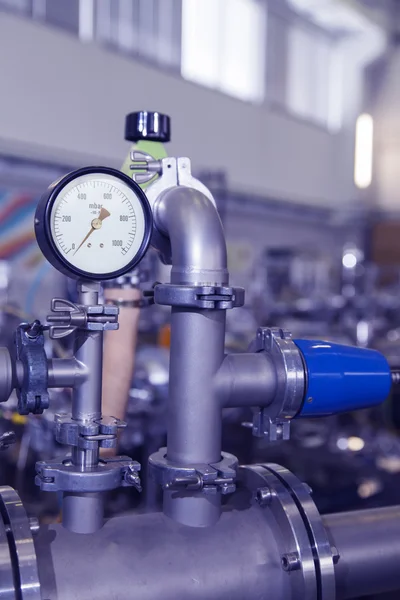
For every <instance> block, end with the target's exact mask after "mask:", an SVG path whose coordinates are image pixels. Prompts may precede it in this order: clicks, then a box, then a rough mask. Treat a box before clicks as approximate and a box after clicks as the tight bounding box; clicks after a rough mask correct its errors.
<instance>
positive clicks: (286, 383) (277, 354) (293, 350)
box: [250, 327, 305, 442]
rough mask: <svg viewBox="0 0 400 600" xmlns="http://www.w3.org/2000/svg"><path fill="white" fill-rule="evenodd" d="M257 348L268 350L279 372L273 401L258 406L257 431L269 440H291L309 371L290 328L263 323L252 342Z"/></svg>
mask: <svg viewBox="0 0 400 600" xmlns="http://www.w3.org/2000/svg"><path fill="white" fill-rule="evenodd" d="M250 350H251V351H253V352H268V354H270V355H271V357H272V359H273V362H274V365H275V368H276V371H277V375H278V390H277V393H276V396H275V399H274V401H273V402H272V404H270V405H269V406H267V407H266V408H262V409H257V410H256V412H255V413H254V417H253V435H254V436H256V437H267V438H268V440H269V441H271V442H274V441H278V440H288V439H289V437H290V420H291V419H292V418H293V417H294V416H295V415H296V414H297V412H298V411H299V409H300V407H301V404H302V402H303V398H304V390H305V372H304V365H303V360H302V358H301V353H300V351H299V349H298V348H297V346H296V344H295V343H294V342H293V340H292V336H291V333H290V332H289V331H287V330H286V329H279V328H268V327H260V328H259V329H258V331H257V337H256V339H255V340H254V342H253V343H252V345H251V346H250Z"/></svg>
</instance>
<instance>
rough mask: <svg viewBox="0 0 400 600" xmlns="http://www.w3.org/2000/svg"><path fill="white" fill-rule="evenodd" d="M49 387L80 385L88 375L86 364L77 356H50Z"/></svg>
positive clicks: (48, 364) (48, 365)
mask: <svg viewBox="0 0 400 600" xmlns="http://www.w3.org/2000/svg"><path fill="white" fill-rule="evenodd" d="M47 368H48V377H49V387H50V388H55V387H59V388H62V387H78V386H79V385H81V384H82V383H84V382H85V381H86V379H87V377H88V369H87V367H86V365H84V364H83V363H81V362H79V361H78V360H76V358H50V359H49V360H48V361H47Z"/></svg>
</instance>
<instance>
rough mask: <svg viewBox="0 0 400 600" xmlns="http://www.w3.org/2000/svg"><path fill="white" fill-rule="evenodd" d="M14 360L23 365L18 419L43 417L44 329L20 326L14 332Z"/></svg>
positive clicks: (45, 394)
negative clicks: (30, 416)
mask: <svg viewBox="0 0 400 600" xmlns="http://www.w3.org/2000/svg"><path fill="white" fill-rule="evenodd" d="M15 344H16V358H17V360H19V361H20V362H21V363H22V365H23V373H24V377H23V381H22V385H21V387H20V388H17V396H18V412H19V414H20V415H27V414H29V413H33V414H35V415H37V414H42V412H43V410H44V409H45V408H48V407H49V393H48V391H47V387H48V373H47V356H46V352H45V350H44V335H43V327H42V326H41V325H40V323H39V321H35V323H34V324H33V325H30V324H28V323H22V324H21V325H19V326H18V327H17V330H16V332H15Z"/></svg>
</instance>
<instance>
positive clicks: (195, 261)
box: [153, 186, 229, 285]
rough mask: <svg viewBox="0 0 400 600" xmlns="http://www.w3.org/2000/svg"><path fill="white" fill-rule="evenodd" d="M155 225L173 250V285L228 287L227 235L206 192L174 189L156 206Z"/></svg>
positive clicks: (162, 196) (160, 198)
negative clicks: (226, 285)
mask: <svg viewBox="0 0 400 600" xmlns="http://www.w3.org/2000/svg"><path fill="white" fill-rule="evenodd" d="M153 212H154V222H155V226H156V227H157V229H158V231H159V232H160V233H161V234H162V235H163V236H164V237H166V238H167V239H169V242H170V246H171V256H170V257H165V258H167V260H168V262H170V263H171V264H172V271H171V283H178V284H182V285H187V284H199V283H200V284H205V285H225V284H227V283H228V281H229V274H228V269H227V252H226V242H225V235H224V231H223V227H222V223H221V219H220V218H219V215H218V212H217V209H216V208H215V206H214V204H213V203H212V202H211V200H209V198H207V197H206V196H205V195H204V194H203V193H202V192H200V191H199V190H197V189H193V188H189V187H184V186H181V187H172V188H170V189H167V190H166V191H164V192H163V193H162V194H160V196H159V198H158V199H157V201H156V203H155V205H154V209H153Z"/></svg>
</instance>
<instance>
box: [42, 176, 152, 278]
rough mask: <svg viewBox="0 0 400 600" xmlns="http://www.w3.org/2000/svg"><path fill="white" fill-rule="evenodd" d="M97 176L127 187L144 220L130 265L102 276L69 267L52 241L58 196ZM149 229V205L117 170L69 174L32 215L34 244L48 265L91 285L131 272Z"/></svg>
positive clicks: (143, 249) (54, 185) (53, 186)
mask: <svg viewBox="0 0 400 600" xmlns="http://www.w3.org/2000/svg"><path fill="white" fill-rule="evenodd" d="M96 174H97V175H99V176H101V177H104V176H108V177H110V178H111V179H113V178H115V179H117V180H119V181H120V182H121V183H122V184H123V185H124V186H127V187H128V188H129V189H130V190H131V191H132V192H133V195H134V196H135V198H136V200H137V202H138V204H139V205H140V208H141V210H142V211H143V219H144V227H143V239H142V241H141V243H140V246H139V248H138V249H137V251H136V252H135V255H134V257H133V258H132V259H131V260H129V262H127V264H126V265H124V266H123V267H122V268H120V269H116V270H112V271H110V272H104V273H98V272H96V273H94V272H90V271H88V270H84V269H81V268H79V267H77V266H76V265H74V264H72V263H71V262H70V261H69V260H68V259H67V258H66V256H65V255H63V253H62V250H61V249H60V247H59V245H58V244H57V243H56V241H55V239H54V231H53V226H52V213H53V206H54V205H55V203H56V202H57V200H58V198H59V197H60V195H62V193H63V190H64V191H65V188H66V187H67V186H68V185H69V184H71V183H73V182H74V181H75V180H76V181H77V182H78V180H79V179H80V178H82V177H83V176H88V175H93V179H95V177H96ZM83 202H86V200H82V203H83ZM88 206H90V205H88ZM152 225H153V215H152V212H151V208H150V204H149V202H148V200H147V197H146V195H145V193H144V192H143V190H142V189H141V188H140V187H139V185H138V184H137V183H136V182H135V181H133V180H132V179H130V178H129V177H128V176H127V175H125V174H124V173H121V171H118V170H117V169H111V168H108V167H85V168H82V169H77V170H76V171H72V172H71V173H68V174H67V175H65V177H63V178H62V179H59V180H57V181H55V182H54V183H52V184H51V185H50V186H49V188H48V189H47V191H46V192H45V193H44V194H43V196H42V197H41V199H40V201H39V204H38V206H37V209H36V214H35V235H36V240H37V243H38V245H39V248H40V250H41V251H42V253H43V255H44V256H45V258H46V259H47V260H48V261H49V263H50V264H51V265H52V266H53V267H55V268H56V269H57V270H58V271H60V272H61V273H63V274H64V275H66V276H67V277H71V278H73V279H86V280H92V281H103V280H107V279H114V278H116V277H119V276H121V275H124V274H125V273H128V272H129V271H131V270H132V269H133V268H134V267H135V266H136V265H137V264H138V263H139V262H140V261H141V260H142V258H143V256H144V255H145V253H146V251H147V249H148V247H149V244H150V238H151V233H152ZM99 260H100V261H101V256H99Z"/></svg>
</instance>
